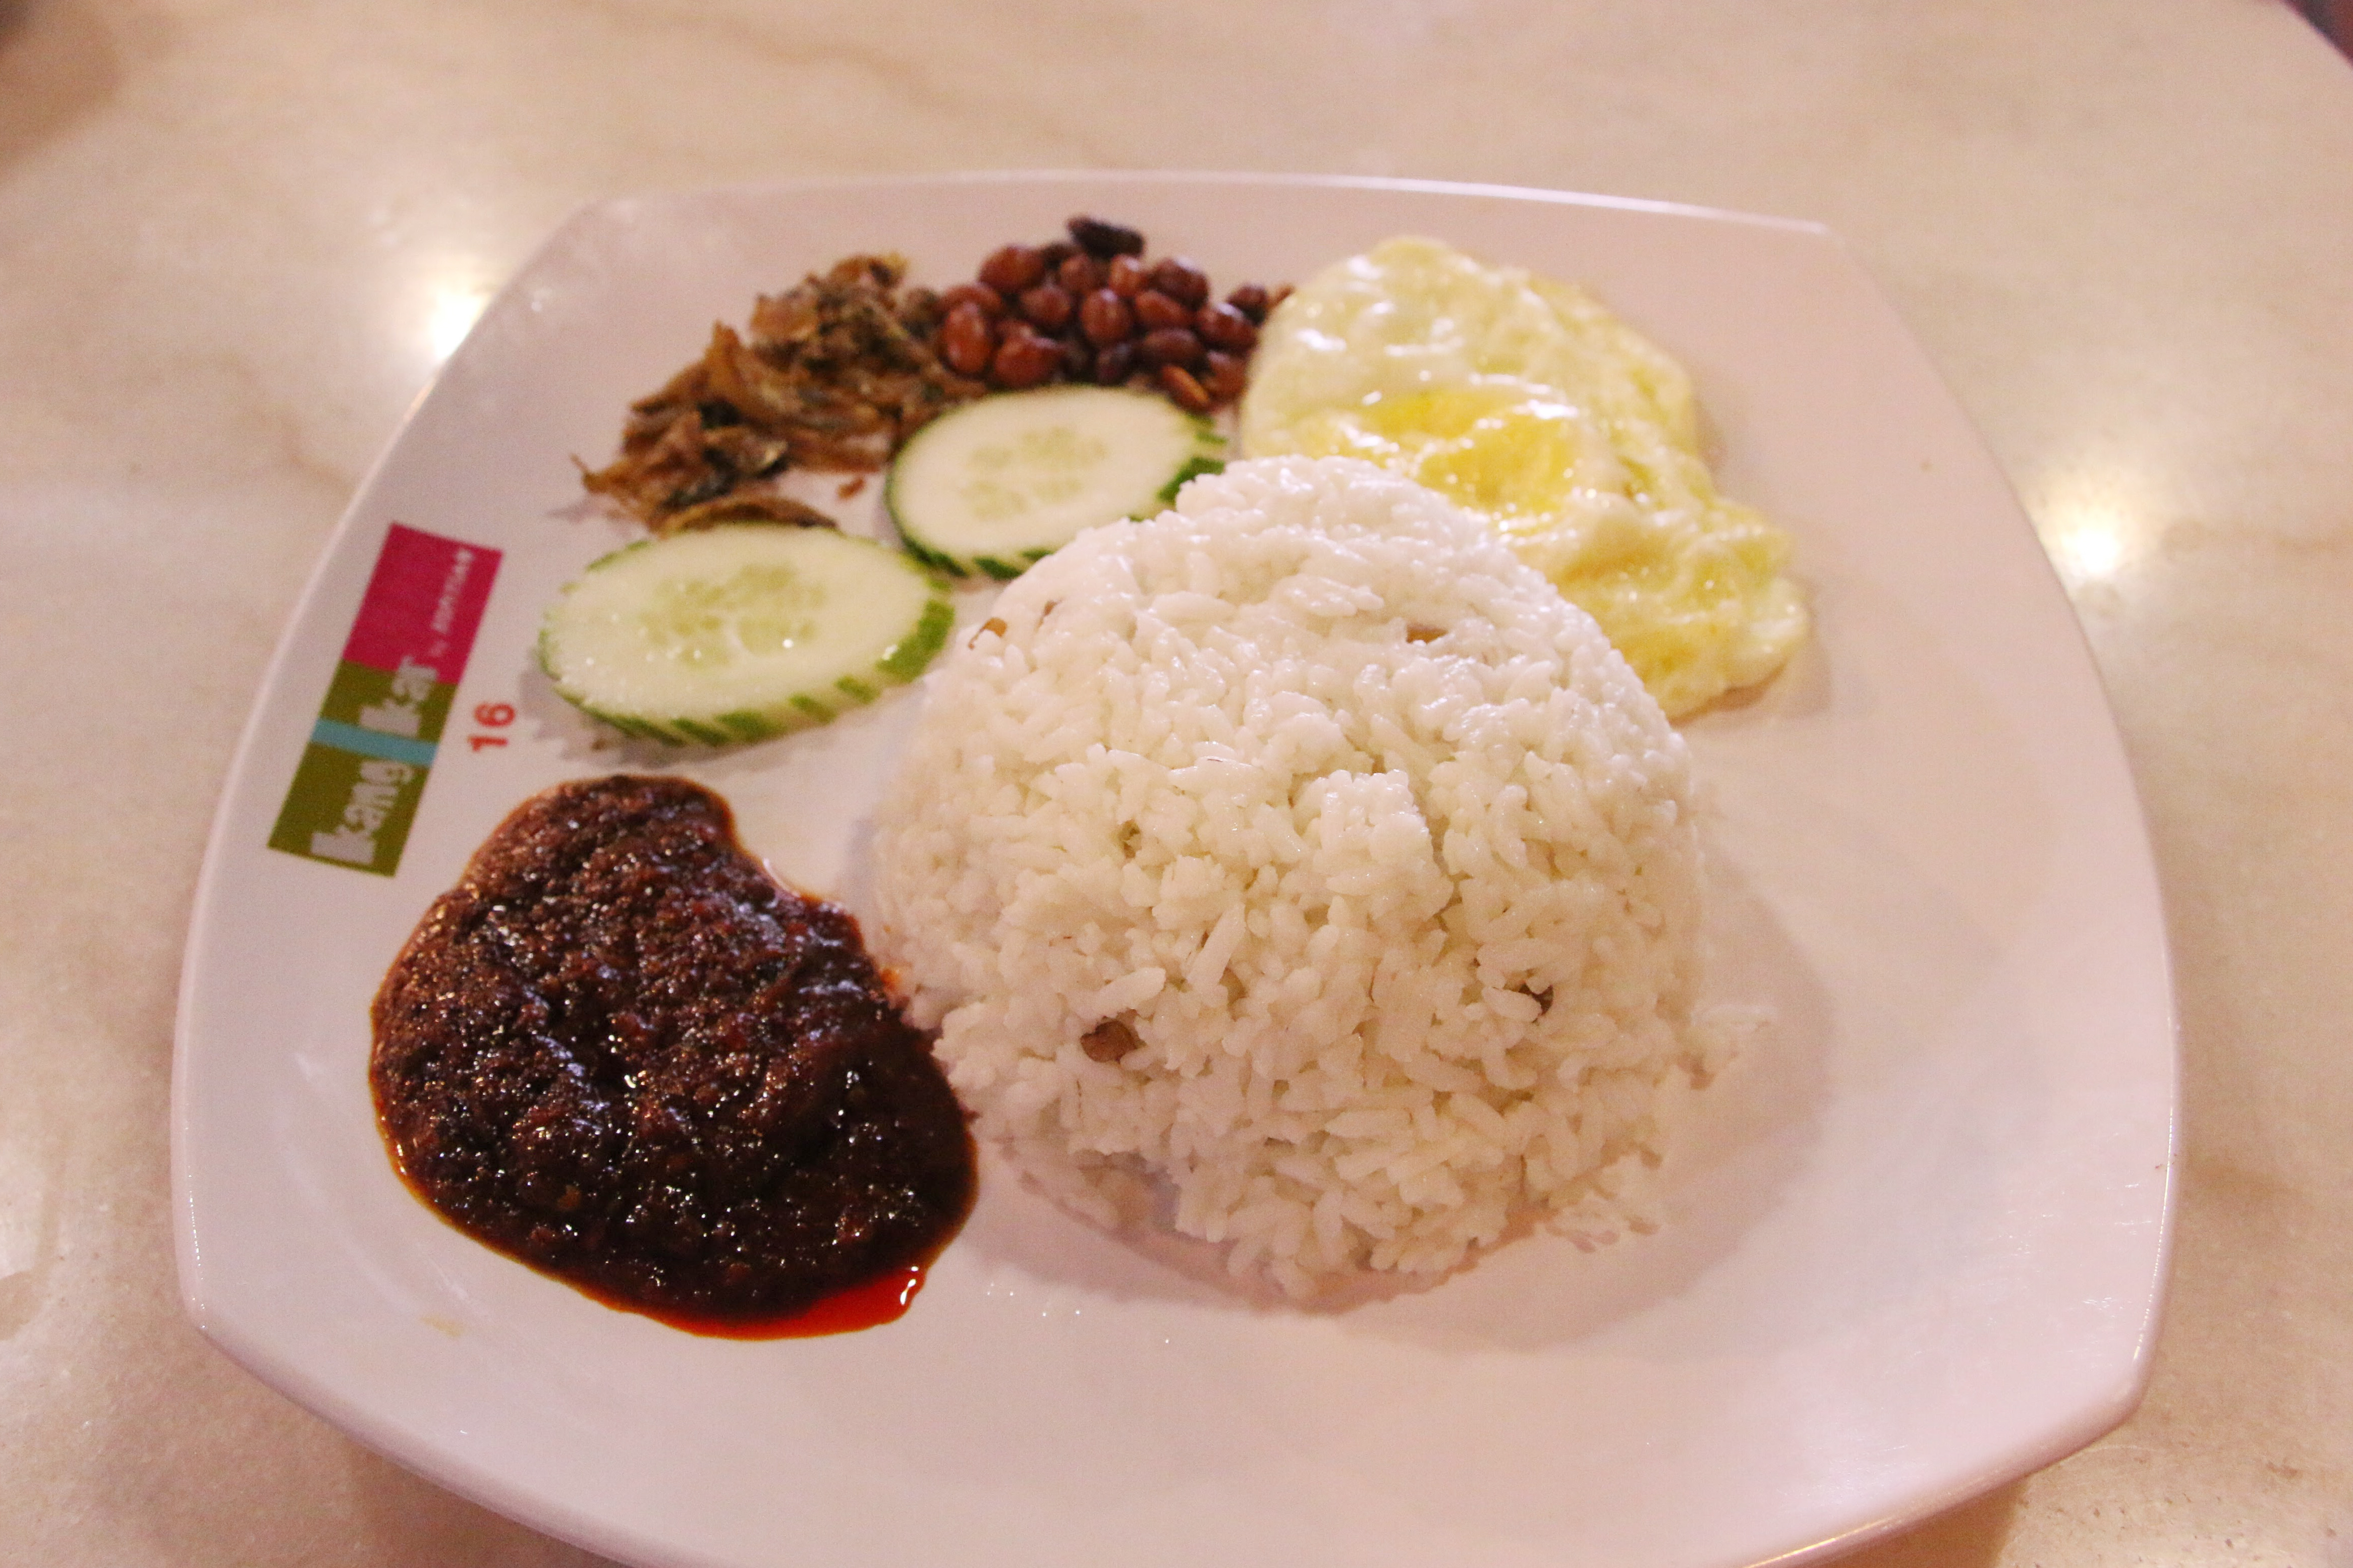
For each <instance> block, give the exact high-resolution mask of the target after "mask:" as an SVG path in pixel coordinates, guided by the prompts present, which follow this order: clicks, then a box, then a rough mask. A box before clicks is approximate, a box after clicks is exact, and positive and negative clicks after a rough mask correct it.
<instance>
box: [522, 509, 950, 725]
mask: <svg viewBox="0 0 2353 1568" xmlns="http://www.w3.org/2000/svg"><path fill="white" fill-rule="evenodd" d="M954 622H955V611H954V610H953V609H952V608H951V607H950V606H949V604H948V599H947V595H946V594H945V593H944V591H943V590H942V589H941V587H940V586H939V584H937V583H935V582H934V581H933V579H932V578H931V576H930V575H929V574H926V573H925V572H923V570H922V569H921V568H919V567H917V566H916V565H915V564H914V563H912V562H910V561H909V560H908V559H907V558H906V557H905V556H903V555H902V554H900V553H899V552H897V551H895V550H892V549H890V548H889V547H888V546H885V545H881V544H877V543H875V542H873V541H872V540H871V539H855V538H852V537H850V536H849V535H848V534H843V533H837V532H835V531H833V530H831V529H828V528H791V527H786V526H783V525H780V524H775V523H733V524H723V525H721V526H719V527H715V528H708V529H702V530H700V531H695V532H691V533H673V534H670V535H669V536H667V537H665V538H661V539H649V540H645V541H643V542H639V543H637V544H632V545H629V546H628V548H626V549H622V550H617V551H615V552H613V553H612V554H610V555H607V556H606V557H604V558H603V559H602V560H599V561H597V562H596V563H593V564H591V565H590V566H589V568H588V570H587V571H586V572H585V573H583V574H581V575H580V577H579V579H578V580H577V581H576V582H575V583H573V584H570V585H569V586H567V587H566V588H565V590H564V592H563V594H562V595H559V596H558V597H557V599H556V601H555V603H554V605H551V606H549V608H548V612H547V616H546V618H545V619H544V620H543V621H542V623H541V625H540V631H539V664H540V668H542V669H544V670H545V671H546V672H547V676H548V679H551V680H553V681H554V682H555V689H556V690H558V691H560V692H562V693H563V694H564V695H565V698H566V699H567V700H570V701H571V702H573V703H574V704H575V705H576V706H578V707H579V708H581V709H582V710H585V711H586V712H588V713H591V714H594V715H595V716H596V717H597V718H599V719H602V720H604V721H606V722H607V723H609V724H612V725H614V726H616V727H617V728H618V729H620V730H623V731H627V732H628V733H629V734H632V735H637V736H640V737H643V738H645V739H649V740H657V741H668V742H672V743H674V744H683V743H686V742H702V743H703V744H705V745H725V744H729V743H732V742H738V741H758V740H765V738H767V737H768V736H770V735H776V734H782V733H784V732H785V731H788V730H802V729H807V728H808V727H809V726H811V725H814V724H822V723H824V722H825V721H828V719H831V718H833V717H834V716H835V715H836V714H839V713H840V712H842V711H843V710H846V709H849V708H855V707H857V706H859V705H860V703H865V702H871V701H873V700H874V699H875V698H876V697H878V696H880V695H881V692H882V690H883V689H884V688H886V687H891V686H896V685H899V684H901V683H902V682H904V681H909V680H913V679H914V678H915V677H916V676H917V675H920V674H921V673H923V667H924V666H925V665H927V664H929V663H930V662H931V660H932V656H933V655H934V654H935V653H937V652H939V650H940V649H941V647H943V646H944V645H945V643H946V642H947V637H948V628H949V627H950V626H951V625H952V624H953V623H954Z"/></svg>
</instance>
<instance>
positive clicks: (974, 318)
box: [940, 300, 997, 375]
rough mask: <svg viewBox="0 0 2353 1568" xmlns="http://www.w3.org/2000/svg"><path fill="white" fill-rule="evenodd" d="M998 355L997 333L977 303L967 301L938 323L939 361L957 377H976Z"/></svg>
mask: <svg viewBox="0 0 2353 1568" xmlns="http://www.w3.org/2000/svg"><path fill="white" fill-rule="evenodd" d="M995 353H997V329H996V328H994V327H992V326H991V325H989V321H988V317H987V315H986V314H984V313H983V311H982V310H981V307H980V304H979V302H978V301H976V300H965V301H964V302H963V303H962V304H960V305H958V306H957V307H956V308H955V309H954V310H950V311H949V312H948V314H947V320H946V321H942V322H941V323H940V357H941V358H942V359H944V360H945V361H947V362H948V368H949V369H951V370H953V371H955V373H956V374H958V375H978V374H980V373H981V372H983V371H985V370H987V368H988V362H989V359H990V356H992V355H994V354H995Z"/></svg>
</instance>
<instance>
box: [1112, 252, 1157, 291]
mask: <svg viewBox="0 0 2353 1568" xmlns="http://www.w3.org/2000/svg"><path fill="white" fill-rule="evenodd" d="M1151 281H1152V268H1149V267H1146V266H1145V264H1144V263H1143V262H1141V261H1138V260H1137V259H1136V258H1134V257H1133V256H1114V257H1113V258H1111V261H1110V263H1109V264H1108V265H1106V266H1105V267H1104V268H1103V287H1104V288H1106V289H1110V290H1111V291H1112V292H1113V293H1114V294H1116V295H1118V296H1119V297H1120V298H1121V299H1123V300H1133V299H1134V298H1135V297H1136V296H1137V295H1138V294H1141V293H1143V292H1144V290H1145V288H1146V287H1147V286H1149V285H1150V283H1151Z"/></svg>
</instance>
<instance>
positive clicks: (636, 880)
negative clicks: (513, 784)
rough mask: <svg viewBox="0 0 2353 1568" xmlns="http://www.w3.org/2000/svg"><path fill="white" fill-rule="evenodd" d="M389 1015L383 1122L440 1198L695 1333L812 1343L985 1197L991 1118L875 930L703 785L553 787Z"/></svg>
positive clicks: (928, 1252)
mask: <svg viewBox="0 0 2353 1568" xmlns="http://www.w3.org/2000/svg"><path fill="white" fill-rule="evenodd" d="M369 1079H370V1082H371V1085H372V1087H373V1088H374V1090H375V1105H376V1113H377V1116H378V1117H379V1118H380V1119H381V1121H382V1122H383V1126H384V1131H385V1141H386V1142H387V1143H389V1144H390V1146H391V1149H392V1153H393V1158H394V1161H395V1163H396V1164H397V1165H398V1167H399V1168H400V1171H401V1173H402V1174H403V1175H404V1176H405V1177H406V1179H407V1181H408V1183H409V1184H410V1185H411V1186H412V1187H414V1188H415V1190H416V1191H417V1193H418V1194H419V1195H421V1196H422V1197H423V1198H424V1199H425V1201H426V1202H427V1203H428V1204H430V1205H432V1206H433V1207H434V1208H436V1209H438V1211H439V1212H440V1213H441V1214H442V1215H444V1216H445V1217H446V1218H448V1220H449V1221H450V1222H451V1223H453V1224H455V1225H456V1226H459V1228H460V1229H462V1230H464V1231H466V1232H468V1233H469V1234H470V1235H472V1236H474V1237H477V1238H479V1239H480V1240H481V1241H484V1242H486V1243H488V1244H489V1245H491V1247H497V1248H498V1249H500V1250H501V1251H502V1252H506V1253H508V1254H510V1255H512V1256H513V1257H515V1258H521V1259H522V1261H524V1262H526V1263H529V1264H531V1265H533V1267H535V1268H540V1269H543V1270H545V1271H546V1272H548V1273H550V1274H554V1275H556V1276H558V1277H559V1278H561V1279H565V1280H568V1281H570V1282H571V1283H573V1284H575V1285H576V1286H578V1287H580V1288H581V1289H584V1290H586V1291H588V1292H589V1293H590V1294H592V1295H595V1296H597V1297H599V1298H601V1299H603V1300H607V1301H610V1302H612V1303H613V1304H615V1305H618V1306H624V1307H628V1308H632V1309H634V1310H639V1311H644V1312H648V1313H650V1314H652V1315H654V1316H656V1317H659V1318H662V1319H664V1320H666V1321H672V1322H675V1323H678V1324H680V1325H681V1326H683V1327H689V1328H695V1329H700V1330H703V1331H712V1332H720V1333H735V1334H758V1333H762V1332H786V1333H788V1332H793V1331H796V1324H795V1322H794V1321H793V1320H795V1319H796V1318H797V1316H798V1315H799V1314H802V1313H804V1312H805V1311H807V1309H809V1308H811V1307H813V1306H815V1305H816V1304H817V1303H818V1302H820V1301H824V1300H827V1299H828V1298H834V1297H840V1296H842V1294H843V1293H844V1292H851V1293H852V1297H851V1298H850V1299H860V1298H862V1297H863V1296H866V1295H871V1294H872V1293H873V1292H874V1290H875V1289H878V1288H880V1289H886V1290H887V1289H889V1287H888V1285H887V1284H886V1281H889V1280H892V1279H902V1280H903V1279H909V1278H911V1276H910V1275H909V1270H910V1269H911V1268H920V1266H921V1265H922V1264H923V1263H924V1262H925V1261H927V1260H928V1259H929V1258H931V1257H932V1255H933V1254H934V1253H935V1252H936V1251H937V1250H938V1249H939V1248H940V1247H942V1246H943V1245H944V1244H945V1243H946V1241H947V1239H948V1237H951V1236H952V1235H954V1234H955V1229H956V1227H957V1226H959V1225H960V1224H962V1222H963V1220H964V1216H965V1213H966V1211H967V1210H968V1209H969V1208H970V1207H971V1205H972V1199H973V1191H974V1181H975V1178H974V1169H973V1150H972V1141H971V1137H970V1135H969V1133H968V1132H967V1131H966V1130H965V1118H964V1113H963V1111H962V1110H961V1109H960V1108H959V1107H958V1106H957V1104H956V1100H955V1094H954V1093H953V1092H952V1091H951V1090H950V1089H949V1088H948V1085H947V1080H946V1079H945V1078H944V1076H943V1075H942V1073H941V1071H940V1068H939V1067H938V1065H937V1064H936V1063H935V1062H934V1060H933V1058H932V1054H931V1051H930V1049H929V1047H927V1045H926V1044H925V1041H924V1039H923V1037H922V1036H921V1035H920V1034H918V1033H917V1032H916V1031H915V1030H913V1029H912V1028H910V1027H909V1026H907V1025H906V1024H905V1023H904V1022H903V1021H902V1019H901V1018H900V1016H899V1014H898V1011H897V1010H896V1009H895V1008H894V1007H892V1005H891V1002H890V999H889V997H888V996H887V995H886V994H884V992H883V989H882V985H881V980H880V978H879V977H878V976H877V974H876V973H875V971H874V966H873V963H872V962H871V960H870V959H869V958H868V957H867V955H866V951H865V949H864V947H863V946H862V945H861V944H860V940H859V933H858V924H857V921H855V920H854V919H852V918H851V917H850V915H849V913H848V912H847V911H845V910H841V909H839V908H837V907H835V906H834V905H831V904H828V903H824V902H821V901H819V900H812V899H805V898H802V897H801V896H799V895H798V894H797V893H794V892H792V891H790V890H789V889H785V888H782V887H780V886H778V885H777V884H776V882H775V881H774V880H773V879H771V878H769V876H768V875H767V873H766V872H765V870H764V869H763V868H762V867H761V866H760V865H759V863H758V862H757V861H755V860H754V859H753V858H752V857H751V856H749V855H748V854H746V853H745V852H744V849H743V847H741V845H740V844H738V843H737V841H736V838H735V834H734V825H733V818H732V817H731V816H730V814H729V812H728V809H727V805H726V803H725V802H724V801H723V800H721V799H720V798H719V797H718V796H717V795H713V794H712V793H711V792H710V791H708V790H706V789H703V788H702V787H701V786H699V785H696V784H690V783H688V782H686V781H685V780H682V779H674V778H647V777H632V776H628V775H616V776H613V777H610V778H604V779H593V780H584V781H581V782H577V783H574V784H561V785H558V786H557V787H555V788H554V789H551V790H548V791H546V792H545V793H544V794H542V795H536V796H534V797H533V798H532V799H531V800H529V801H526V802H525V803H524V804H523V805H522V806H521V807H519V808H518V809H517V810H516V811H515V812H514V813H513V815H512V816H509V817H508V818H507V820H506V821H505V822H504V823H503V824H501V826H500V827H499V828H498V830H497V831H496V832H495V833H493V834H492V835H491V837H490V839H489V841H488V842H486V843H485V844H484V845H483V846H482V847H481V848H480V850H478V851H477V852H476V853H475V856H474V858H473V860H472V861H471V862H470V864H469V865H468V866H467V868H466V872H465V875H464V877H463V878H462V879H460V880H459V884H458V886H457V887H456V888H454V889H451V890H450V891H449V892H448V893H445V894H443V895H442V897H441V898H440V899H439V900H438V901H437V902H436V903H435V904H434V905H433V907H432V909H431V910H429V911H427V914H426V916H425V919H424V921H423V922H422V923H420V924H419V925H418V927H417V931H416V933H415V934H414V935H413V936H411V937H410V938H409V941H408V944H407V946H406V948H405V949H403V951H402V952H401V954H400V956H399V958H397V959H396V960H395V961H394V963H393V965H392V970H391V972H390V973H388V974H387V975H385V982H384V986H383V989H382V990H380V991H379V992H378V993H377V994H376V999H375V1053H374V1057H373V1058H372V1060H371V1063H370V1067H369ZM860 1287H866V1288H867V1289H864V1290H863V1291H860V1290H859V1289H858V1288H860ZM902 1299H903V1298H902ZM836 1315H838V1314H836ZM891 1315H895V1314H892V1313H890V1312H887V1311H885V1312H880V1313H876V1314H874V1315H873V1316H872V1317H870V1318H869V1320H868V1321H876V1320H877V1319H880V1318H887V1317H888V1316H891ZM828 1326H833V1325H831V1324H830V1322H829V1320H828Z"/></svg>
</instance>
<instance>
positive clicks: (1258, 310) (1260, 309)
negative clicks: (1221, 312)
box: [1226, 283, 1267, 326]
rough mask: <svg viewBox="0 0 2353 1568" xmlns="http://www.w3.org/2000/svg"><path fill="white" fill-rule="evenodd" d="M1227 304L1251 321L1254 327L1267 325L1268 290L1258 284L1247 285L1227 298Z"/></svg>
mask: <svg viewBox="0 0 2353 1568" xmlns="http://www.w3.org/2000/svg"><path fill="white" fill-rule="evenodd" d="M1226 303H1227V304H1229V305H1231V306H1232V307H1233V308H1234V309H1235V310H1240V312H1241V313H1242V314H1243V315H1245V316H1248V317H1249V318H1250V321H1251V324H1252V325H1254V326H1264V325H1265V324H1266V311H1267V300H1266V289H1264V288H1263V287H1261V285H1259V284H1256V283H1245V284H1243V285H1242V286H1241V287H1240V288H1239V289H1235V290H1234V291H1233V292H1232V293H1230V294H1229V295H1227V296H1226Z"/></svg>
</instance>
